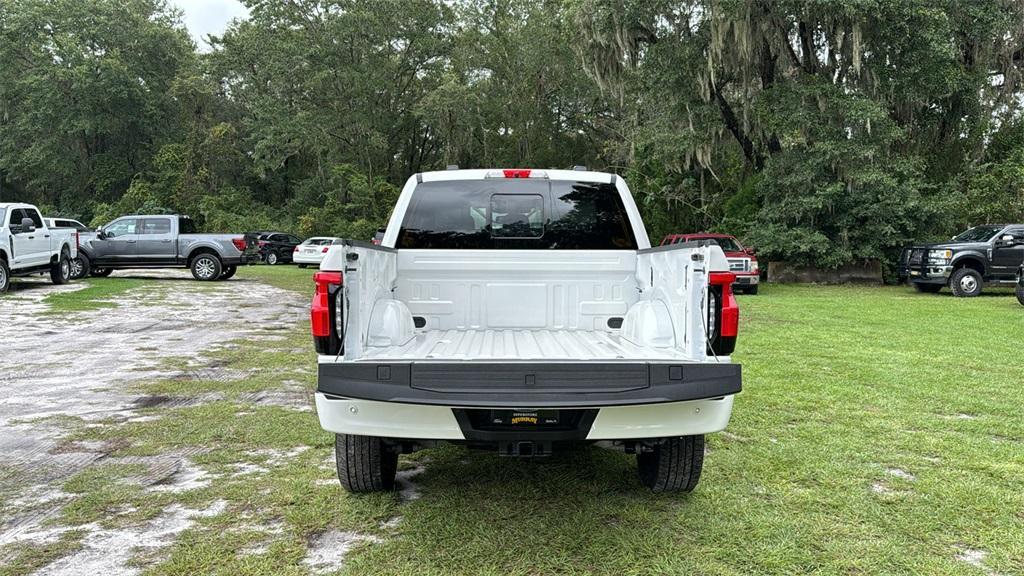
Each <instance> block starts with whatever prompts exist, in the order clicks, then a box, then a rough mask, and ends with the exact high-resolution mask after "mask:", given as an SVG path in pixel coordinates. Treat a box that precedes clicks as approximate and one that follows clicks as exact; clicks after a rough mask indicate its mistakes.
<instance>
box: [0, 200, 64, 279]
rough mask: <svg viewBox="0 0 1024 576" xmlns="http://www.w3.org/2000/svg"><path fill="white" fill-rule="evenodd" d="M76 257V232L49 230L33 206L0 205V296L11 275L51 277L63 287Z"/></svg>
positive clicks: (59, 229)
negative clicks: (43, 275) (46, 275)
mask: <svg viewBox="0 0 1024 576" xmlns="http://www.w3.org/2000/svg"><path fill="white" fill-rule="evenodd" d="M77 256H78V232H77V231H75V230H72V229H69V228H50V227H48V226H47V225H46V223H45V222H44V221H43V218H42V217H41V216H40V215H39V209H38V208H36V207H35V206H32V205H31V204H12V203H5V204H0V293H2V292H6V291H7V289H8V288H9V287H10V284H11V277H12V276H29V275H32V274H49V275H50V279H51V280H52V281H53V283H54V284H64V283H66V282H68V280H70V278H71V259H73V258H76V257H77Z"/></svg>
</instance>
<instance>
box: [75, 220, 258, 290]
mask: <svg viewBox="0 0 1024 576" xmlns="http://www.w3.org/2000/svg"><path fill="white" fill-rule="evenodd" d="M195 229H196V227H195V223H194V222H193V221H192V219H191V218H189V217H188V216H181V215H170V216H168V215H154V216H148V215H143V216H139V215H133V216H122V217H121V218H118V219H117V220H114V221H113V222H111V223H109V224H107V225H106V226H103V227H102V228H100V229H99V230H98V231H97V232H96V233H95V234H87V233H85V234H82V235H81V245H80V247H79V250H78V255H79V258H78V261H79V263H80V265H81V269H80V270H77V271H76V272H77V274H76V275H79V276H88V275H92V276H109V275H110V273H111V272H112V271H114V270H121V269H126V268H178V267H187V268H189V269H190V270H191V271H192V276H193V277H195V279H196V280H227V279H228V278H231V277H232V276H234V275H235V270H236V269H237V267H238V265H240V264H251V263H254V262H256V261H258V259H259V256H258V248H257V238H256V235H254V234H196V233H195Z"/></svg>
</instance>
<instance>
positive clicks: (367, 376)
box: [317, 362, 742, 408]
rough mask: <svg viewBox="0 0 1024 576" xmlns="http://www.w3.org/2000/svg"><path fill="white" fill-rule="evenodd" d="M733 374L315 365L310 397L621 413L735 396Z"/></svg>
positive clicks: (553, 366)
mask: <svg viewBox="0 0 1024 576" xmlns="http://www.w3.org/2000/svg"><path fill="white" fill-rule="evenodd" d="M741 372H742V370H741V367H740V365H739V364H732V363H728V364H726V363H722V364H713V363H707V364H699V363H685V362H626V363H623V362H616V363H613V362H606V363H601V362H580V363H574V362H569V363H500V362H495V363H490V362H471V363H470V362H356V363H323V364H320V365H319V377H318V384H317V391H318V392H321V393H323V394H327V395H330V396H335V397H341V398H357V399H361V400H376V401H382V402H401V403H406V404H431V405H440V406H457V407H495V408H523V407H530V408H556V407H565V408H569V407H578V408H583V407H600V406H628V405H636V404H657V403H662V402H680V401H685V400H702V399H706V398H718V397H721V396H728V395H731V394H736V393H738V392H740V390H741V389H742V383H741V380H742V374H741Z"/></svg>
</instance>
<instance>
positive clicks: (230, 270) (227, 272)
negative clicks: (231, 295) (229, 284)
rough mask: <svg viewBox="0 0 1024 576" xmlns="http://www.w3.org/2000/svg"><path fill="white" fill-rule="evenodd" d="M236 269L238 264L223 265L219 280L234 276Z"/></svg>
mask: <svg viewBox="0 0 1024 576" xmlns="http://www.w3.org/2000/svg"><path fill="white" fill-rule="evenodd" d="M237 271H238V266H225V267H224V271H223V272H221V273H220V279H221V280H227V279H228V278H231V277H232V276H234V275H235V272H237Z"/></svg>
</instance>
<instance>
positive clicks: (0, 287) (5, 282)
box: [0, 259, 11, 294]
mask: <svg viewBox="0 0 1024 576" xmlns="http://www.w3.org/2000/svg"><path fill="white" fill-rule="evenodd" d="M10 287H11V271H10V269H9V268H7V261H6V260H2V259H0V294H3V293H4V292H7V289H8V288H10Z"/></svg>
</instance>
